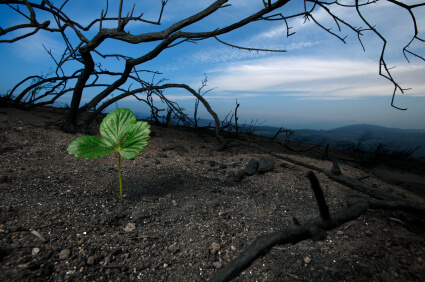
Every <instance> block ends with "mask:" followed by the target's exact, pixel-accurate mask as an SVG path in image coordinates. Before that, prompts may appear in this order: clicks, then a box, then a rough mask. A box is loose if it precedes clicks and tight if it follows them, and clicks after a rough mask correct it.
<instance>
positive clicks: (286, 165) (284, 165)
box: [280, 163, 289, 168]
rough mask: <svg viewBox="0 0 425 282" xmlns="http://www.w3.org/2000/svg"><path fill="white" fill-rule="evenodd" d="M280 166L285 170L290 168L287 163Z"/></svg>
mask: <svg viewBox="0 0 425 282" xmlns="http://www.w3.org/2000/svg"><path fill="white" fill-rule="evenodd" d="M280 166H281V167H283V168H288V167H289V164H287V163H281V164H280Z"/></svg>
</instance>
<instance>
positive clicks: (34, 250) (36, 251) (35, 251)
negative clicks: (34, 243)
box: [31, 248, 40, 256]
mask: <svg viewBox="0 0 425 282" xmlns="http://www.w3.org/2000/svg"><path fill="white" fill-rule="evenodd" d="M39 252H40V248H33V249H32V251H31V254H32V255H33V256H35V255H36V254H38V253H39Z"/></svg>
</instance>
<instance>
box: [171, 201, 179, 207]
mask: <svg viewBox="0 0 425 282" xmlns="http://www.w3.org/2000/svg"><path fill="white" fill-rule="evenodd" d="M171 203H173V206H175V207H177V206H178V205H179V204H177V202H176V200H172V201H171Z"/></svg>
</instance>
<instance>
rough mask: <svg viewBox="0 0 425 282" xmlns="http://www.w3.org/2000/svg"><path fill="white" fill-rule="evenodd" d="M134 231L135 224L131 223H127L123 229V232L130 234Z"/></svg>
mask: <svg viewBox="0 0 425 282" xmlns="http://www.w3.org/2000/svg"><path fill="white" fill-rule="evenodd" d="M134 229H136V224H135V223H133V222H129V223H127V225H126V226H125V227H124V231H125V232H131V231H133V230H134Z"/></svg>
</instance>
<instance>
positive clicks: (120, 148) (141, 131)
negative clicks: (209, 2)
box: [67, 108, 150, 201]
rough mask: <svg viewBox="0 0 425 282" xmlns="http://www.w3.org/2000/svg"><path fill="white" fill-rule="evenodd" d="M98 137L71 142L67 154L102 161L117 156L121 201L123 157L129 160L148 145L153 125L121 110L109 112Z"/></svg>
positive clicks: (127, 110)
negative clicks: (116, 154)
mask: <svg viewBox="0 0 425 282" xmlns="http://www.w3.org/2000/svg"><path fill="white" fill-rule="evenodd" d="M99 130H100V134H101V135H102V137H103V138H100V137H97V136H82V137H79V138H77V139H75V140H74V141H72V142H71V143H70V144H69V145H68V148H67V151H68V153H70V154H72V155H75V156H76V157H77V158H86V159H91V158H100V157H103V156H106V155H108V154H111V153H113V152H117V153H118V180H119V183H120V199H121V201H122V184H121V157H123V158H124V159H127V160H131V159H134V158H135V157H137V156H138V155H139V154H140V153H141V152H142V151H143V149H144V148H145V147H146V146H147V145H148V140H149V133H150V125H149V124H148V123H147V122H144V121H137V119H136V117H135V116H134V114H133V112H132V111H130V110H129V109H125V108H120V109H116V110H114V111H112V112H110V113H109V114H108V115H107V116H106V117H105V118H104V119H103V121H102V123H101V124H100V128H99Z"/></svg>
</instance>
